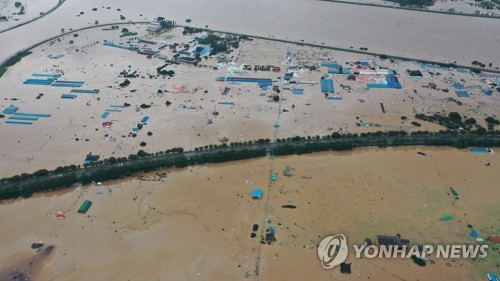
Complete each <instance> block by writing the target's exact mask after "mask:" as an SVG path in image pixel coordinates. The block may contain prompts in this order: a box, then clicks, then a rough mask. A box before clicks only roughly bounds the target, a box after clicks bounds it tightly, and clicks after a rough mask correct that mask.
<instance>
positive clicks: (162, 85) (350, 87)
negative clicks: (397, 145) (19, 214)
mask: <svg viewBox="0 0 500 281" xmlns="http://www.w3.org/2000/svg"><path fill="white" fill-rule="evenodd" d="M123 28H126V29H127V30H128V32H130V33H132V34H134V35H132V36H129V37H120V35H122V34H123V33H122V31H124V30H123ZM135 33H136V34H135ZM207 35H208V34H206V33H195V34H186V35H185V34H183V29H182V28H175V29H173V30H171V31H168V32H165V33H162V34H161V35H151V34H148V33H147V31H146V27H145V26H144V25H121V26H120V27H118V28H114V29H111V27H110V26H108V27H104V28H94V29H90V30H86V31H82V32H77V33H74V34H70V35H68V36H66V37H63V38H60V39H58V40H54V41H52V42H49V43H47V44H45V45H42V46H40V47H37V48H36V49H34V50H33V53H32V54H31V55H29V56H28V57H25V58H23V60H22V61H21V62H19V63H17V64H16V65H15V66H13V67H10V68H9V70H8V71H7V72H6V73H5V75H4V76H3V77H2V78H1V79H0V112H1V111H3V110H4V109H6V108H7V107H9V106H11V105H14V106H17V107H18V108H19V110H18V113H39V114H50V117H48V118H47V117H40V118H38V120H36V121H33V124H32V125H13V124H7V123H6V122H7V121H13V120H12V119H9V118H12V115H8V114H4V115H5V116H4V118H3V119H1V120H2V124H0V130H1V132H2V146H1V147H0V156H1V157H0V176H2V177H6V176H12V175H15V174H19V173H20V172H33V171H36V170H38V169H54V168H56V167H58V166H65V165H69V164H75V165H81V164H83V160H84V158H85V156H86V155H87V153H89V152H92V153H93V154H97V155H100V156H101V157H102V158H109V157H123V156H125V157H126V156H128V155H130V154H133V153H137V152H138V151H139V150H140V149H143V150H145V151H148V152H157V151H160V150H165V149H169V148H173V147H183V148H184V149H186V150H191V149H194V148H196V147H200V146H205V145H209V144H220V142H222V141H229V142H242V141H249V140H256V139H260V138H269V139H271V140H274V139H275V138H287V137H293V136H296V135H299V136H316V135H320V136H323V135H327V134H328V135H330V134H332V133H334V132H340V133H345V132H351V133H363V132H373V131H379V130H380V131H387V130H406V131H408V132H411V131H414V130H440V129H443V127H440V126H438V125H436V124H433V123H428V122H424V121H420V120H416V119H415V118H414V115H415V114H416V113H422V114H427V115H433V114H444V115H447V114H448V113H449V112H458V113H460V114H461V115H462V116H463V118H464V120H465V118H475V119H476V120H477V122H478V124H479V125H482V126H483V127H486V124H485V121H484V120H485V117H488V116H495V114H496V113H498V104H499V96H498V95H497V94H496V93H495V94H492V95H485V94H484V93H483V91H482V90H489V91H491V92H495V91H497V90H496V89H495V87H494V86H492V85H495V84H494V83H495V82H496V83H497V84H498V76H478V75H474V74H471V73H469V72H468V71H460V70H456V69H442V68H428V67H424V66H422V65H420V64H417V63H411V62H401V61H392V60H387V59H386V60H382V59H380V58H378V57H369V56H368V57H367V56H362V55H359V54H352V53H345V52H336V51H330V50H321V49H318V48H311V47H305V46H298V45H293V44H284V43H276V42H272V41H264V40H257V39H255V40H247V39H244V38H241V39H240V40H237V41H233V43H231V44H230V45H232V46H230V48H229V52H228V53H225V52H221V53H218V54H215V55H213V56H210V57H208V54H203V55H201V56H200V61H199V62H197V65H193V64H190V63H180V64H177V63H174V62H172V61H171V60H177V59H181V58H182V57H188V58H192V57H193V56H194V52H195V51H196V49H197V48H199V49H198V50H200V49H202V48H204V47H205V46H206V45H202V44H200V42H203V41H201V39H199V38H200V37H201V38H203V37H204V36H207ZM212 36H216V37H220V38H225V39H224V40H228V36H227V35H224V34H214V35H212ZM139 39H140V40H146V41H139ZM105 42H107V43H113V44H116V45H119V46H121V47H129V46H131V47H133V48H137V50H138V51H140V52H143V53H144V52H146V53H148V52H150V53H149V54H150V56H149V57H148V55H144V54H139V53H138V52H137V50H136V51H133V50H127V49H123V48H116V47H110V46H106V45H104V43H105ZM326 61H336V62H337V63H338V65H339V66H342V67H343V68H344V70H347V72H349V73H353V74H355V75H354V77H355V79H356V80H355V81H352V80H349V78H348V75H347V74H332V73H330V74H329V73H328V72H329V71H330V72H331V71H332V70H335V69H336V70H338V68H335V69H329V68H328V67H326V66H322V65H323V64H322V63H323V62H326ZM258 66H265V67H266V68H267V71H266V70H259V68H258ZM159 67H164V68H163V69H162V70H164V71H166V72H168V71H172V72H171V74H172V75H171V76H169V75H167V74H158V73H157V69H158V68H159ZM256 67H257V70H256ZM272 67H277V68H279V70H278V69H276V71H275V72H274V71H271V70H272ZM373 69H376V70H377V72H376V73H375V71H373ZM389 69H390V70H389ZM408 70H418V71H420V72H421V73H422V77H420V78H416V77H413V76H411V75H410V73H409V72H408ZM389 71H390V72H391V73H395V74H396V77H397V78H398V80H399V82H400V84H401V85H402V89H389V88H370V89H368V88H367V86H368V85H369V84H377V83H385V82H386V76H387V75H386V74H387V73H389ZM287 73H289V74H291V75H292V78H291V82H289V81H286V80H285V79H284V77H285V75H286V74H287ZM33 74H37V75H40V74H42V75H50V74H57V75H61V77H60V78H58V80H59V81H61V80H63V81H81V82H83V84H82V85H81V87H79V88H70V87H54V86H46V85H43V86H40V85H26V84H23V82H24V81H26V80H27V79H46V78H47V77H44V76H33ZM229 76H231V77H243V78H252V77H254V78H255V77H257V78H265V79H270V81H272V82H273V86H277V87H278V88H279V92H278V91H274V90H273V89H272V86H270V87H269V88H267V89H265V88H261V87H259V86H258V84H257V83H247V82H243V83H240V82H227V81H225V82H224V81H216V80H217V78H218V77H223V78H225V77H229ZM322 77H326V78H328V79H333V81H334V88H335V90H334V92H333V93H329V94H325V93H322V90H321V86H320V80H321V78H322ZM125 81H129V82H130V84H128V85H125V84H124V82H125ZM429 83H434V85H433V86H435V88H432V87H429ZM456 83H461V84H462V85H463V86H464V87H465V89H463V90H466V91H468V93H469V95H470V97H469V98H459V97H457V95H456V93H455V90H457V89H455V87H454V86H453V85H454V84H456ZM294 88H295V89H296V90H297V89H302V90H303V93H302V94H294V93H293V89H294ZM73 89H87V90H89V89H97V90H99V93H98V94H81V93H76V94H75V99H63V98H61V95H63V94H70V93H71V91H72V90H73ZM274 99H277V100H278V101H275V100H274ZM382 105H383V108H384V110H385V113H384V112H383V110H382ZM106 112H107V113H106ZM105 113H106V114H108V115H107V116H105V115H103V114H105ZM35 118H36V117H35ZM14 121H19V120H14ZM417 121H418V122H417ZM21 122H24V120H21ZM28 122H31V121H28ZM105 122H110V123H105ZM412 122H417V123H418V124H417V125H415V123H412ZM419 125H420V126H419ZM141 127H142V129H140V128H141ZM136 128H139V129H140V130H136Z"/></svg>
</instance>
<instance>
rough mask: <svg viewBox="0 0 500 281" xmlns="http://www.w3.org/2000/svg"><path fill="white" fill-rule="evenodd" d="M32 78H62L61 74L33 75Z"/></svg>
mask: <svg viewBox="0 0 500 281" xmlns="http://www.w3.org/2000/svg"><path fill="white" fill-rule="evenodd" d="M31 76H34V77H50V78H59V77H61V74H50V73H33V74H32V75H31Z"/></svg>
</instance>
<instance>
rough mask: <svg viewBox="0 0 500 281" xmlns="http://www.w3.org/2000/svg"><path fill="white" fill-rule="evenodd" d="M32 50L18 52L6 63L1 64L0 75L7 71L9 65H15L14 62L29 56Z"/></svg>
mask: <svg viewBox="0 0 500 281" xmlns="http://www.w3.org/2000/svg"><path fill="white" fill-rule="evenodd" d="M30 54H31V52H18V53H17V54H15V55H14V56H12V57H11V58H9V59H7V60H6V61H5V62H4V63H2V64H1V65H0V77H2V76H3V74H4V73H5V72H6V71H7V68H8V67H9V66H13V65H14V64H16V63H18V62H20V61H21V59H22V58H24V57H26V56H29V55H30Z"/></svg>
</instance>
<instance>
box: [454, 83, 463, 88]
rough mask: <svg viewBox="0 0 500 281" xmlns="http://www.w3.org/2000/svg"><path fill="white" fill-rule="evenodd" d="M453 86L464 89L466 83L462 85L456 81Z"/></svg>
mask: <svg viewBox="0 0 500 281" xmlns="http://www.w3.org/2000/svg"><path fill="white" fill-rule="evenodd" d="M453 87H455V89H463V88H464V85H462V84H460V83H455V84H453Z"/></svg>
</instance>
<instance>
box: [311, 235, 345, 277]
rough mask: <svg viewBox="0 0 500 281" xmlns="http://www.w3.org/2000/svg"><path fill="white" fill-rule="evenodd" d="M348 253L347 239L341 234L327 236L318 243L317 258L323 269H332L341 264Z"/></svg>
mask: <svg viewBox="0 0 500 281" xmlns="http://www.w3.org/2000/svg"><path fill="white" fill-rule="evenodd" d="M348 253H349V249H348V248H347V239H346V238H345V236H344V235H343V234H337V235H334V236H328V237H326V238H324V239H323V240H321V242H320V243H319V247H318V256H319V259H320V260H321V265H322V266H323V268H325V269H330V268H334V267H335V266H337V265H339V264H341V263H343V262H344V261H345V260H346V259H347V254H348Z"/></svg>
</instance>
